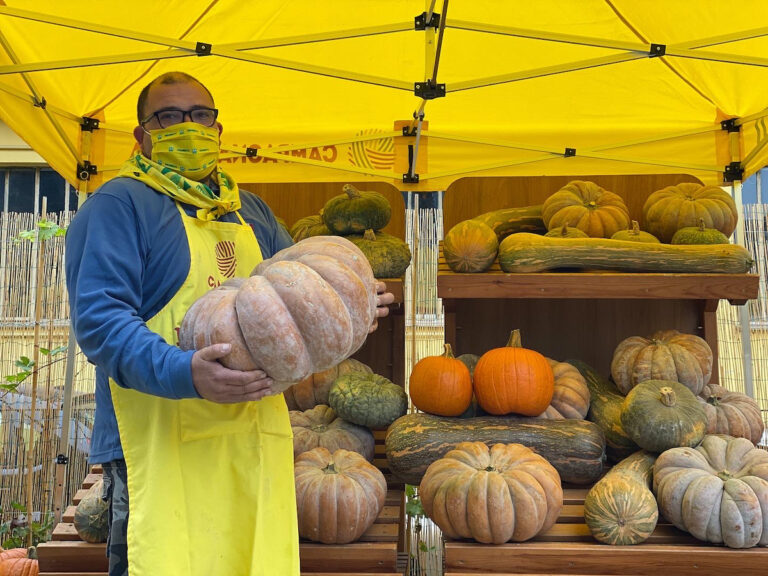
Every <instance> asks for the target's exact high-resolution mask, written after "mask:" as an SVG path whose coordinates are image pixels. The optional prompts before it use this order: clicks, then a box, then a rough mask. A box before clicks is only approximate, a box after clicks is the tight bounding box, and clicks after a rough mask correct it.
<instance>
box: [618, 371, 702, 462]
mask: <svg viewBox="0 0 768 576" xmlns="http://www.w3.org/2000/svg"><path fill="white" fill-rule="evenodd" d="M621 425H622V427H623V428H624V430H625V431H626V433H627V434H628V435H629V437H630V438H632V440H634V441H635V442H637V444H638V445H639V446H640V447H642V448H645V449H646V450H650V451H651V452H657V453H658V452H663V451H664V450H669V449H670V448H677V447H680V446H696V445H697V444H698V443H699V442H701V439H702V438H704V434H706V431H707V416H706V414H705V413H704V408H702V406H701V404H700V403H699V401H698V400H697V398H696V396H694V394H693V392H691V391H690V390H689V389H688V388H686V387H685V386H683V385H682V384H680V383H679V382H672V381H670V380H646V381H645V382H640V384H638V385H637V386H635V387H634V388H632V390H630V392H629V394H627V397H626V398H625V399H624V403H623V404H622V407H621Z"/></svg>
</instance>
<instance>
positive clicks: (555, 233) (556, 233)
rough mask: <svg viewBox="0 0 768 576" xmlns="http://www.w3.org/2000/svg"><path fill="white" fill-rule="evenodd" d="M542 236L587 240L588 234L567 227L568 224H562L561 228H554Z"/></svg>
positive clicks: (572, 227) (573, 227)
mask: <svg viewBox="0 0 768 576" xmlns="http://www.w3.org/2000/svg"><path fill="white" fill-rule="evenodd" d="M544 236H549V237H550V238H553V237H554V238H589V234H587V233H586V232H584V231H583V230H579V229H578V228H576V227H575V226H568V224H563V225H562V227H559V228H554V229H552V230H550V231H549V232H547V233H546V234H544Z"/></svg>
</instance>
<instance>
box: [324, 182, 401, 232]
mask: <svg viewBox="0 0 768 576" xmlns="http://www.w3.org/2000/svg"><path fill="white" fill-rule="evenodd" d="M343 190H344V193H343V194H340V195H338V196H334V197H333V198H331V199H330V200H328V202H326V203H325V206H324V207H323V210H322V212H321V214H322V217H323V222H324V223H325V225H326V226H328V228H329V229H330V230H331V232H333V233H334V234H342V235H346V234H358V233H362V232H365V231H366V230H368V229H369V228H370V229H372V230H381V229H382V228H384V226H386V225H387V224H389V219H390V218H391V217H392V206H390V204H389V200H387V198H386V196H384V195H383V194H381V193H379V192H366V191H363V190H358V189H357V188H355V187H354V186H352V184H345V185H344V188H343Z"/></svg>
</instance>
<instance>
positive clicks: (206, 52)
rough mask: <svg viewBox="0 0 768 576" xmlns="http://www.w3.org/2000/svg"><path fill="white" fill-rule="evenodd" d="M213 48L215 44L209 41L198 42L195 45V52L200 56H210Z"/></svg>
mask: <svg viewBox="0 0 768 576" xmlns="http://www.w3.org/2000/svg"><path fill="white" fill-rule="evenodd" d="M211 48H213V46H212V45H211V44H209V43H207V42H198V43H197V45H196V46H195V53H196V54H197V55H198V56H210V55H211Z"/></svg>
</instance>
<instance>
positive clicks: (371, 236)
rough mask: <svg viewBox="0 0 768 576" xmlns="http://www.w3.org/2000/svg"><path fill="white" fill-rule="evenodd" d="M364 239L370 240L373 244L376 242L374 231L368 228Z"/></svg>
mask: <svg viewBox="0 0 768 576" xmlns="http://www.w3.org/2000/svg"><path fill="white" fill-rule="evenodd" d="M363 238H365V239H366V240H370V241H371V242H374V241H375V240H376V234H375V232H374V231H373V230H371V229H370V228H368V230H366V231H365V234H363Z"/></svg>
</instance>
